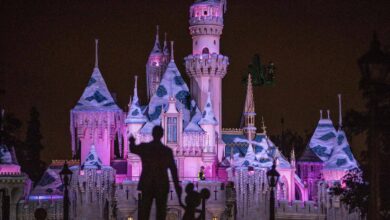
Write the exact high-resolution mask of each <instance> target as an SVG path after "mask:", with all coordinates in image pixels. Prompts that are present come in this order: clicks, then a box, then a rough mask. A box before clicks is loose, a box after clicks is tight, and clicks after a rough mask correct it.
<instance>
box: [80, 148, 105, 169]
mask: <svg viewBox="0 0 390 220" xmlns="http://www.w3.org/2000/svg"><path fill="white" fill-rule="evenodd" d="M81 168H97V169H101V168H102V161H101V160H100V158H99V156H98V155H97V152H96V149H95V145H92V146H91V149H90V150H89V153H88V156H87V158H86V159H85V161H84V163H83V165H82V166H81Z"/></svg>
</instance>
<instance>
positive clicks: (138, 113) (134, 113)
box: [125, 75, 147, 124]
mask: <svg viewBox="0 0 390 220" xmlns="http://www.w3.org/2000/svg"><path fill="white" fill-rule="evenodd" d="M137 81H138V76H137V75H135V76H134V94H133V99H132V100H131V99H130V102H131V104H129V112H128V113H127V117H126V120H125V123H126V124H137V123H140V124H143V123H145V122H146V121H147V120H146V117H145V116H144V115H143V113H142V109H141V106H140V104H139V99H138V89H137Z"/></svg>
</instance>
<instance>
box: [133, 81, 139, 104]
mask: <svg viewBox="0 0 390 220" xmlns="http://www.w3.org/2000/svg"><path fill="white" fill-rule="evenodd" d="M137 81H138V76H137V75H135V76H134V94H133V95H134V99H138V89H137Z"/></svg>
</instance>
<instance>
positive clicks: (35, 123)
mask: <svg viewBox="0 0 390 220" xmlns="http://www.w3.org/2000/svg"><path fill="white" fill-rule="evenodd" d="M41 140H42V134H41V123H40V121H39V112H38V110H37V109H36V108H35V107H32V108H31V110H30V120H29V121H28V125H27V133H26V140H25V150H24V152H25V155H24V158H25V159H24V160H25V161H24V165H25V166H22V168H23V170H24V171H25V172H26V173H27V174H28V175H29V177H30V178H31V180H33V181H34V182H35V183H36V182H37V181H38V180H39V179H40V178H41V176H42V174H43V172H44V170H45V163H44V162H43V161H42V160H41V151H42V150H43V148H44V147H43V145H42V143H41Z"/></svg>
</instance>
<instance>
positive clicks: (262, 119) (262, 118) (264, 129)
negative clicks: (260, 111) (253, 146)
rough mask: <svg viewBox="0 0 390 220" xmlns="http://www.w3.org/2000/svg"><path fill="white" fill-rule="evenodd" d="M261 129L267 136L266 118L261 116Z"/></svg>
mask: <svg viewBox="0 0 390 220" xmlns="http://www.w3.org/2000/svg"><path fill="white" fill-rule="evenodd" d="M261 124H262V125H261V129H263V133H264V134H267V130H266V129H267V127H266V126H265V122H264V117H263V116H261Z"/></svg>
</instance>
